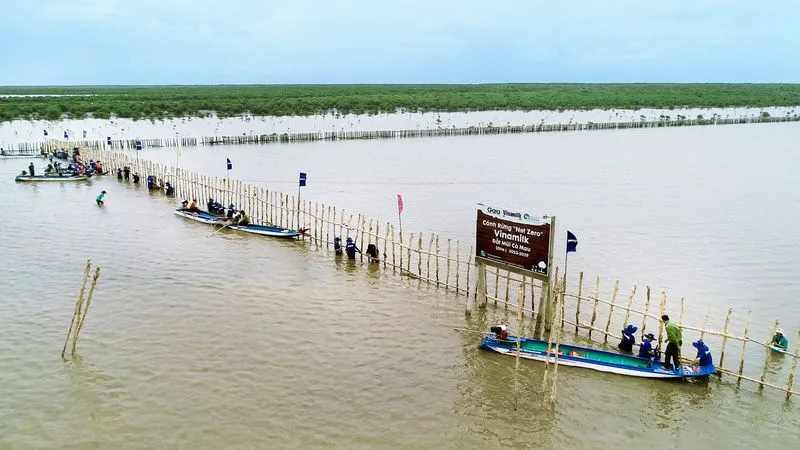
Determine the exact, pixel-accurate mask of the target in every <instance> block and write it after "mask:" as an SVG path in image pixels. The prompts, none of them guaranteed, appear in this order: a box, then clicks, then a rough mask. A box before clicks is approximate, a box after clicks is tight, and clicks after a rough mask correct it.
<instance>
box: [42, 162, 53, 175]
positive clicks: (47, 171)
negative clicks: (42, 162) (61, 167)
mask: <svg viewBox="0 0 800 450" xmlns="http://www.w3.org/2000/svg"><path fill="white" fill-rule="evenodd" d="M51 173H53V165H52V164H48V165H47V167H45V169H44V174H45V175H50V174H51Z"/></svg>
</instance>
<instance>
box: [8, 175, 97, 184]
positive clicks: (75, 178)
mask: <svg viewBox="0 0 800 450" xmlns="http://www.w3.org/2000/svg"><path fill="white" fill-rule="evenodd" d="M88 179H89V177H87V176H86V175H78V176H63V177H59V176H42V175H37V176H33V177H32V176H30V175H25V176H22V175H17V177H16V178H15V179H14V181H19V182H23V183H38V182H58V183H65V182H74V181H87V180H88Z"/></svg>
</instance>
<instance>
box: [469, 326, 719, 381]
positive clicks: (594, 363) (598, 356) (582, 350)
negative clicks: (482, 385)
mask: <svg viewBox="0 0 800 450" xmlns="http://www.w3.org/2000/svg"><path fill="white" fill-rule="evenodd" d="M520 343H521V349H520V351H519V352H517V347H516V346H517V342H516V337H509V338H508V339H506V340H499V339H496V338H494V337H493V336H491V335H489V336H487V337H486V338H485V339H484V340H483V342H482V343H481V345H480V348H481V349H484V350H490V351H494V352H497V353H500V354H502V355H506V356H517V353H519V357H520V358H523V359H530V360H534V361H541V362H545V361H546V362H550V363H553V362H555V359H556V355H555V354H553V353H552V350H551V353H549V354H548V352H547V345H548V343H547V341H540V340H538V339H528V338H521V340H520ZM558 364H559V365H562V366H571V367H579V368H583V369H592V370H596V371H599V372H606V373H615V374H618V375H626V376H632V377H639V378H657V379H678V378H696V377H706V376H708V375H711V374H713V373H715V372H716V369H715V368H714V366H700V367H693V366H682V367H681V368H680V369H679V370H665V369H664V368H663V367H662V364H661V363H660V362H656V363H654V364H652V365H651V364H650V361H649V360H647V359H645V358H638V357H636V356H631V355H623V354H621V353H612V352H606V351H603V350H596V349H592V348H586V347H579V346H574V345H559V354H558Z"/></svg>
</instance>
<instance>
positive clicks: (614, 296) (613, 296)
mask: <svg viewBox="0 0 800 450" xmlns="http://www.w3.org/2000/svg"><path fill="white" fill-rule="evenodd" d="M617 292H619V280H617V281H616V283H614V293H613V294H611V304H610V305H609V306H608V319H607V320H606V332H605V334H604V335H603V344H608V329H609V328H610V327H611V316H613V315H614V301H615V300H616V299H617ZM561 305H562V313H561V316H562V317H561V323H562V325H561V326H562V327H563V326H564V325H563V323H564V317H563V316H564V313H563V305H564V299H563V298H562V300H561Z"/></svg>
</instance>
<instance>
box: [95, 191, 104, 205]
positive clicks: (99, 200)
mask: <svg viewBox="0 0 800 450" xmlns="http://www.w3.org/2000/svg"><path fill="white" fill-rule="evenodd" d="M105 196H106V191H103V192H101V193H100V195H98V196H97V198H96V199H95V201H97V206H103V205H105V203H106V202H105V201H103V198H105Z"/></svg>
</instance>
